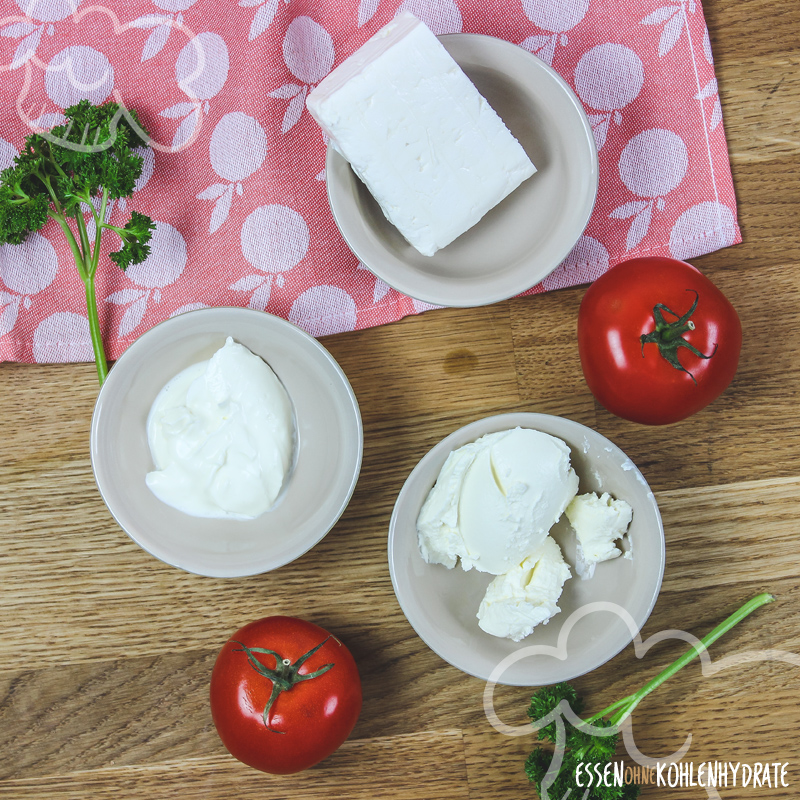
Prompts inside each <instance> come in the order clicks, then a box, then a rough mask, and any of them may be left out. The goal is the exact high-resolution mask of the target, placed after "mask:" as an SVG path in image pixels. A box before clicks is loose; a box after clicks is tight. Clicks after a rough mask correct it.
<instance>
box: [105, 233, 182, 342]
mask: <svg viewBox="0 0 800 800" xmlns="http://www.w3.org/2000/svg"><path fill="white" fill-rule="evenodd" d="M186 261H187V251H186V240H185V239H184V238H183V236H182V235H181V233H180V232H179V231H178V230H177V229H176V228H174V227H173V226H172V225H170V224H169V223H168V222H160V221H156V229H155V230H154V231H153V237H152V239H150V255H148V256H147V258H146V259H145V260H144V261H142V262H141V264H131V265H130V266H129V267H128V269H127V270H126V271H125V275H126V276H127V277H128V278H129V280H131V281H132V282H133V283H135V284H136V285H137V286H138V287H141V288H136V289H121V290H119V291H117V292H113V293H112V294H110V295H109V296H108V297H106V302H107V303H111V304H113V305H117V306H127V308H126V309H125V312H124V313H123V315H122V319H121V320H120V325H119V330H118V331H117V335H118V336H120V337H123V336H127V335H128V334H129V333H131V332H132V331H134V330H135V329H136V328H137V327H138V326H139V324H140V323H141V321H142V320H143V319H144V315H145V312H146V311H147V306H148V304H149V302H150V300H151V299H152V300H153V302H155V303H160V302H161V290H162V289H163V288H164V287H165V286H169V285H170V284H172V283H175V281H176V280H178V278H180V276H181V275H182V274H183V270H184V269H185V267H186Z"/></svg>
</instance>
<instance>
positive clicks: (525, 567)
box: [478, 536, 570, 642]
mask: <svg viewBox="0 0 800 800" xmlns="http://www.w3.org/2000/svg"><path fill="white" fill-rule="evenodd" d="M569 577H570V570H569V567H568V566H567V564H566V563H565V561H564V557H563V556H562V554H561V549H560V548H559V546H558V544H557V543H556V541H555V540H554V539H553V538H552V537H550V536H547V537H545V539H544V541H543V542H542V544H541V545H540V546H539V549H538V550H537V551H536V552H535V553H533V554H532V555H530V556H528V558H526V559H525V560H524V561H523V562H522V563H521V564H519V565H518V566H516V567H514V568H512V569H510V570H509V571H508V572H506V573H505V574H504V575H498V576H497V577H496V578H495V579H494V580H493V581H492V582H491V583H490V584H489V586H488V588H487V589H486V594H485V595H484V598H483V600H482V601H481V605H480V608H479V609H478V625H480V627H481V628H482V629H483V630H484V631H486V633H490V634H492V636H500V637H502V638H506V639H513V640H514V641H515V642H518V641H520V639H524V638H525V637H526V636H528V635H530V634H531V632H532V631H533V629H534V628H535V627H536V626H537V625H542V624H545V623H546V622H547V621H548V620H549V619H550V618H551V617H552V616H553V615H555V614H557V613H558V612H559V611H560V610H561V609H560V608H559V607H558V599H559V598H560V597H561V591H562V589H563V587H564V582H565V581H566V580H567V579H568V578H569Z"/></svg>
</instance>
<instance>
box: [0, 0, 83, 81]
mask: <svg viewBox="0 0 800 800" xmlns="http://www.w3.org/2000/svg"><path fill="white" fill-rule="evenodd" d="M15 2H16V4H17V7H18V8H19V9H20V11H22V13H23V14H25V16H26V17H27V18H28V19H26V20H24V21H22V20H17V21H16V22H12V23H10V24H9V25H6V26H4V27H3V28H0V36H4V37H6V38H9V39H19V40H20V42H19V44H18V45H17V48H16V50H15V51H14V55H13V56H12V58H11V62H10V64H9V68H10V69H18V68H19V67H21V66H23V65H24V64H26V63H27V62H28V61H29V60H30V59H31V58H33V56H34V55H36V48H37V47H38V46H39V42H40V41H41V39H42V35H43V34H44V33H45V31H46V32H47V33H48V34H49V35H50V36H52V35H53V33H55V28H54V27H53V23H54V22H60V21H61V20H64V19H66V18H67V17H69V16H71V15H72V14H73V13H74V12H75V11H77V9H78V6H79V5H80V3H81V0H15ZM37 23H38V24H37Z"/></svg>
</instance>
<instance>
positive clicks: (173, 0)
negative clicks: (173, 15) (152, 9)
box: [153, 0, 197, 11]
mask: <svg viewBox="0 0 800 800" xmlns="http://www.w3.org/2000/svg"><path fill="white" fill-rule="evenodd" d="M196 2H197V0H153V5H156V6H158V7H159V8H160V9H161V10H162V11H187V10H188V9H190V8H191V7H192V6H193V5H194V4H195V3H196Z"/></svg>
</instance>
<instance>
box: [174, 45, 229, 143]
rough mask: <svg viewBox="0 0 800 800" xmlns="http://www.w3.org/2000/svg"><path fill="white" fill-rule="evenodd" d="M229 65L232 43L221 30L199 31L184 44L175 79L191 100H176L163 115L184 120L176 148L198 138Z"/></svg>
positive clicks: (178, 132)
mask: <svg viewBox="0 0 800 800" xmlns="http://www.w3.org/2000/svg"><path fill="white" fill-rule="evenodd" d="M229 68H230V56H229V54H228V46H227V44H225V40H224V39H223V38H222V37H221V36H220V35H219V34H218V33H213V32H211V31H205V32H203V33H198V34H197V36H194V37H193V38H192V39H191V40H190V41H189V42H187V43H186V44H185V45H184V46H183V49H182V50H181V52H180V53H179V54H178V58H177V60H176V62H175V80H176V81H177V83H178V88H179V89H180V90H181V91H182V92H184V94H186V95H187V96H188V97H189V98H190V101H191V102H182V103H176V104H175V105H173V106H170V107H169V108H165V109H164V110H163V111H162V112H160V116H162V117H168V118H169V119H181V122H180V124H179V125H178V127H177V129H176V130H175V134H174V136H173V137H172V150H173V151H178V150H181V149H183V148H184V147H186V146H187V145H188V144H190V143H191V142H192V141H194V139H195V138H196V136H197V133H198V132H199V130H200V124H201V122H202V120H203V114H204V113H207V112H208V109H209V102H208V101H209V100H211V99H212V98H214V97H216V96H217V95H218V94H219V93H220V92H221V91H222V87H223V86H224V85H225V82H226V81H227V79H228V70H229Z"/></svg>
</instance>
